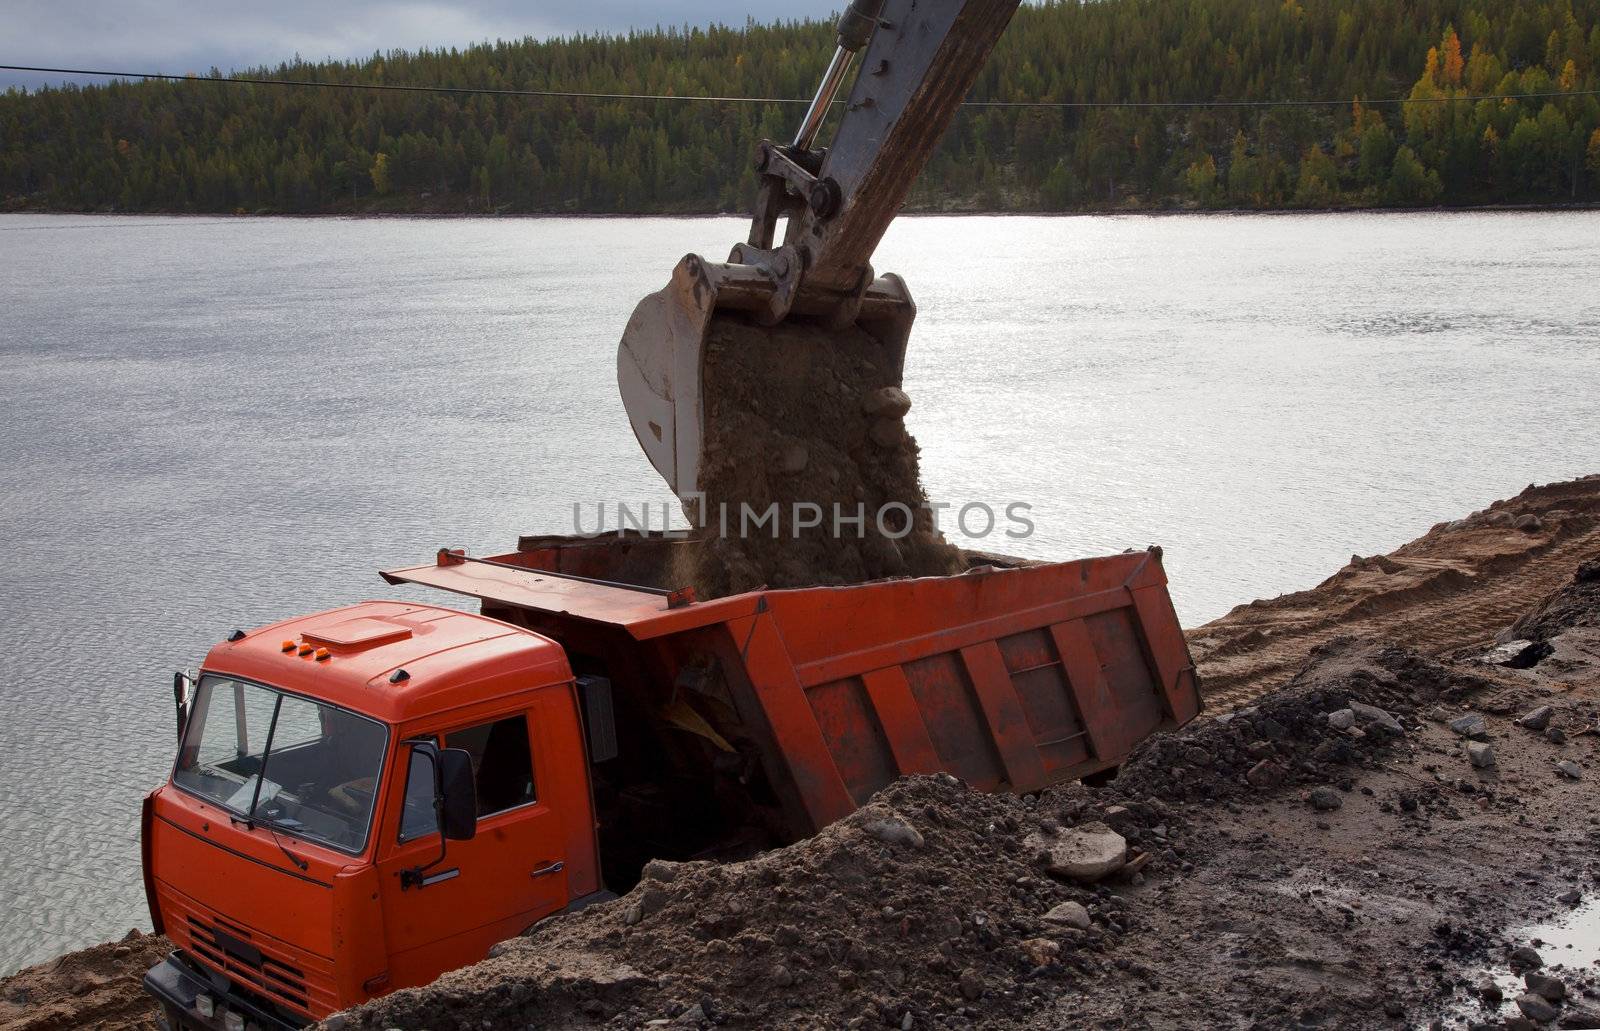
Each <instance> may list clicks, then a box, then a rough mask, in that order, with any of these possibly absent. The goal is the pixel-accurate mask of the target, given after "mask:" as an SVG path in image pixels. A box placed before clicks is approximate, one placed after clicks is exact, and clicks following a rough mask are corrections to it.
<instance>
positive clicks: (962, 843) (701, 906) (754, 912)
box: [358, 776, 1100, 1028]
mask: <svg viewBox="0 0 1600 1031" xmlns="http://www.w3.org/2000/svg"><path fill="white" fill-rule="evenodd" d="M1037 822H1038V821H1037V818H1036V817H1035V815H1034V813H1033V811H1032V809H1031V808H1030V807H1029V806H1028V805H1026V804H1025V803H1024V802H1023V801H1022V800H1021V799H1018V798H1014V797H1009V796H989V795H982V794H978V793H975V792H972V791H970V790H968V789H967V788H966V787H965V786H964V785H962V784H961V783H959V782H958V781H957V780H955V778H953V777H949V776H937V777H919V778H913V779H908V780H904V781H901V782H899V783H896V784H894V785H892V786H890V787H889V788H887V789H885V790H884V791H882V792H880V793H879V794H878V795H877V796H875V797H874V798H873V800H872V802H871V803H870V804H869V805H867V806H866V807H864V808H863V809H861V810H859V811H857V812H856V813H855V814H853V815H851V816H850V817H847V818H846V819H844V820H841V821H839V822H838V823H835V824H833V825H832V826H830V827H828V828H827V829H825V830H824V831H823V832H822V833H821V834H819V835H817V836H816V837H814V838H812V839H810V840H807V841H804V842H800V843H798V844H795V845H792V846H789V847H787V848H784V849H780V850H777V851H774V852H770V853H767V854H765V855H762V856H759V857H757V858H755V859H752V860H749V861H746V862H742V863H735V864H729V865H726V866H716V865H713V864H708V863H691V864H667V863H660V862H657V863H652V864H650V865H649V866H647V867H646V868H645V878H644V880H642V881H641V882H640V884H639V886H638V887H637V888H635V890H634V891H633V892H631V893H630V894H629V895H627V896H625V897H624V898H623V899H621V900H620V901H618V902H616V903H612V904H610V905H607V906H600V907H593V908H591V909H590V910H586V911H584V912H582V913H579V914H576V915H574V916H572V917H568V918H564V919H561V920H556V921H551V922H549V923H547V924H545V925H542V926H540V927H539V928H536V929H535V930H534V931H533V933H532V934H531V935H530V936H529V937H526V938H522V939H517V940H514V941H512V942H508V943H506V944H505V945H503V946H501V947H499V949H498V950H497V951H498V952H499V953H500V954H499V955H498V956H496V957H495V958H492V959H490V960H488V961H486V962H485V963H482V964H479V965H478V966H477V967H474V968H471V969H468V970H466V971H462V972H459V973H456V974H451V975H447V976H446V977H445V978H443V979H441V980H440V981H439V982H438V983H436V984H435V985H434V986H432V987H430V988H427V989H422V990H417V991H408V992H400V993H397V994H396V995H394V996H391V997H389V998H386V999H384V1000H381V1001H379V1002H377V1003H375V1004H373V1005H371V1006H368V1007H365V1008H364V1010H363V1011H358V1013H359V1015H360V1016H361V1017H362V1018H363V1020H364V1023H365V1024H367V1025H369V1026H381V1027H393V1026H400V1027H424V1026H426V1027H430V1028H456V1027H461V1028H465V1027H469V1026H471V1027H477V1026H479V1025H478V1022H479V1021H482V1020H490V1021H492V1022H493V1023H494V1024H495V1026H504V1025H508V1024H512V1023H518V1022H521V1023H533V1024H537V1025H539V1026H553V1025H554V1026H558V1025H561V1024H563V1023H568V1022H578V1021H582V1020H583V1018H585V1017H588V1018H593V1019H595V1020H599V1021H604V1020H606V1019H607V1018H610V1020H611V1022H612V1023H613V1024H615V1025H616V1026H635V1025H637V1024H639V1023H641V1022H644V1021H648V1020H651V1019H675V1020H676V1021H677V1022H678V1023H680V1024H683V1025H685V1026H700V1025H701V1024H703V1023H712V1022H715V1023H724V1022H725V1023H728V1024H729V1025H733V1026H743V1027H776V1026H783V1027H839V1026H843V1025H844V1024H846V1023H848V1022H849V1021H851V1020H853V1019H854V1018H857V1017H865V1018H866V1019H867V1022H868V1023H869V1024H870V1025H871V1026H875V1027H881V1026H895V1027H898V1026H900V1025H901V1024H902V1023H903V1022H904V1021H905V1020H906V1018H907V1014H910V1015H911V1019H912V1020H913V1021H914V1022H921V1021H924V1020H925V1019H927V1017H928V1015H929V1014H931V1013H935V1012H937V1013H959V1012H961V1011H962V1010H963V1009H965V1008H967V1007H970V1006H973V1005H974V1004H976V1003H977V1002H978V1001H979V1000H980V999H982V1000H984V1003H983V1005H984V1010H983V1012H984V1013H985V1014H994V1013H998V1012H1002V1011H1007V1010H1012V1009H1015V1008H1016V1007H1017V1006H1019V1005H1022V1004H1024V1003H1025V1001H1026V999H1027V997H1028V996H1029V995H1030V994H1034V993H1037V992H1038V991H1041V990H1042V988H1039V987H1034V988H1030V987H1029V985H1030V984H1031V981H1030V976H1031V972H1032V971H1034V970H1035V969H1036V968H1038V967H1040V966H1042V965H1045V964H1046V961H1047V960H1048V961H1049V965H1050V966H1052V967H1058V968H1059V965H1058V964H1056V963H1055V958H1056V957H1057V956H1059V955H1060V954H1061V952H1062V951H1063V949H1064V950H1065V951H1066V953H1067V954H1068V956H1069V957H1073V956H1075V955H1076V954H1077V953H1078V952H1079V951H1080V950H1083V951H1084V953H1085V956H1086V957H1087V956H1092V955H1093V954H1094V953H1095V952H1096V951H1097V950H1098V946H1099V943H1100V935H1098V934H1092V935H1090V934H1085V933H1083V932H1082V931H1080V930H1074V929H1071V928H1064V927H1061V926H1052V925H1048V924H1047V923H1046V922H1045V921H1044V920H1043V916H1044V914H1045V913H1046V912H1047V911H1049V910H1050V909H1051V908H1052V907H1053V906H1055V905H1057V904H1059V903H1061V902H1063V901H1069V900H1073V901H1079V902H1080V903H1087V904H1093V903H1094V902H1095V901H1096V896H1095V894H1094V893H1093V892H1092V891H1090V890H1087V889H1082V888H1077V887H1073V886H1069V885H1065V884H1059V883H1057V882H1055V881H1052V880H1051V879H1049V878H1047V877H1044V876H1043V875H1042V874H1041V872H1040V871H1039V870H1038V869H1037V868H1036V867H1035V866H1034V864H1033V861H1032V857H1031V855H1029V854H1028V853H1027V852H1026V851H1025V850H1024V848H1023V845H1022V840H1023V836H1024V832H1025V831H1026V830H1031V829H1035V828H1036V827H1037ZM1065 932H1070V933H1065ZM573 956H580V957H584V961H583V966H585V967H587V968H588V971H585V972H579V973H577V974H576V975H575V974H574V971H573V969H572V966H571V964H570V963H569V962H568V958H569V957H573ZM1074 962H1075V963H1077V964H1079V965H1082V964H1083V963H1087V962H1092V961H1091V960H1088V959H1087V958H1084V959H1071V958H1069V963H1074ZM597 969H598V970H602V971H604V972H605V977H604V979H603V980H599V981H597V980H596V979H595V978H594V977H593V976H592V971H594V970H597ZM508 1000H509V1002H508ZM975 1012H976V1011H975ZM583 1022H585V1023H587V1021H583Z"/></svg>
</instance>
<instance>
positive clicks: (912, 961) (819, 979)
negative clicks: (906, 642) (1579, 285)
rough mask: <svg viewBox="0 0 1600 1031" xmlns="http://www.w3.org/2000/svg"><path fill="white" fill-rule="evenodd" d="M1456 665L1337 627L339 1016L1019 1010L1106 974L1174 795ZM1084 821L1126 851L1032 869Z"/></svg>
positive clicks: (1171, 836)
mask: <svg viewBox="0 0 1600 1031" xmlns="http://www.w3.org/2000/svg"><path fill="white" fill-rule="evenodd" d="M1477 683H1478V682H1477V681H1475V680H1472V679H1471V678H1467V679H1462V678H1460V677H1458V676H1456V675H1455V674H1452V673H1450V672H1449V671H1447V670H1445V669H1443V668H1442V667H1440V666H1438V665H1436V664H1434V663H1431V662H1429V661H1428V660H1426V659H1423V658H1421V657H1419V656H1416V655H1414V654H1412V653H1409V652H1405V651H1403V650H1401V649H1395V648H1383V647H1380V646H1376V645H1368V644H1361V643H1357V642H1341V643H1340V644H1338V645H1336V646H1333V647H1330V648H1328V649H1325V650H1324V652H1323V653H1322V654H1320V655H1319V657H1318V660H1317V664H1316V665H1315V666H1314V667H1313V668H1312V669H1311V670H1308V672H1307V673H1306V675H1305V676H1303V677H1302V678H1300V679H1297V680H1296V682H1295V685H1293V686H1292V687H1291V688H1290V689H1289V690H1288V691H1285V692H1284V693H1283V694H1282V696H1280V697H1275V698H1273V699H1270V700H1268V701H1266V702H1264V703H1263V704H1262V705H1261V706H1258V707H1257V708H1255V709H1254V710H1251V711H1249V712H1248V713H1241V714H1239V715H1237V716H1235V717H1234V718H1232V719H1230V720H1227V721H1226V722H1208V723H1202V724H1199V725H1196V726H1194V727H1192V728H1190V729H1188V730H1186V731H1184V732H1182V733H1178V734H1173V735H1165V736H1162V737H1159V738H1155V739H1152V740H1151V741H1149V742H1146V743H1145V744H1144V745H1143V746H1142V747H1141V748H1140V749H1139V750H1138V751H1137V752H1136V754H1135V755H1134V757H1133V758H1132V759H1131V760H1130V761H1129V763H1128V764H1127V765H1126V766H1125V767H1124V770H1123V773H1122V774H1121V775H1120V776H1119V777H1117V778H1116V779H1115V780H1114V781H1112V782H1111V783H1110V785H1108V786H1106V787H1104V788H1102V789H1095V788H1091V787H1087V786H1084V785H1071V786H1068V787H1065V788H1062V789H1059V790H1052V791H1049V792H1046V793H1044V794H1043V795H1040V796H1028V797H1025V798H1017V797H1014V796H1009V795H986V794H980V793H977V792H974V791H971V790H969V789H968V788H967V787H966V786H965V785H963V784H962V783H961V782H959V781H957V780H956V779H955V778H953V777H950V776H948V775H937V776H932V777H912V778H906V779H903V780H901V781H899V782H897V783H895V784H893V785H891V786H890V787H888V788H886V789H885V790H883V791H882V792H880V793H878V794H877V795H876V796H874V798H873V799H872V801H871V802H870V803H869V804H868V805H867V806H866V807H864V808H863V809H861V810H859V811H857V812H856V813H854V814H853V815H851V816H850V817H847V818H846V819H844V820H841V821H839V822H838V823H836V824H834V825H832V826H830V827H828V828H827V829H825V830H824V831H823V832H822V833H821V834H819V835H817V836H816V837H815V838H813V839H811V840H808V841H804V842H800V843H798V844H795V845H792V846H790V847H788V848H784V849H780V850H777V851H774V852H771V853H767V854H765V855H762V856H760V857H757V858H755V859H752V860H749V861H747V862H743V863H736V864H730V865H726V866H717V865H713V864H709V863H691V864H668V863H659V862H657V863H652V864H650V865H649V866H647V867H646V869H645V877H644V880H642V881H641V882H640V884H639V886H638V887H637V888H636V889H635V890H634V891H633V892H631V893H630V894H629V895H627V896H625V897H624V898H622V899H621V900H619V901H617V902H615V903H611V904H609V905H604V906H596V907H591V908H590V909H588V910H585V911H584V912H581V913H578V914H575V915H572V916H569V917H565V918H562V919H559V920H555V921H551V922H548V923H546V924H544V925H541V926H540V927H538V928H536V929H534V931H533V932H532V933H531V934H530V935H529V936H527V937H524V938H520V939H516V940H513V941H511V942H508V943H505V944H504V945H501V946H499V947H497V949H496V952H497V955H496V956H495V957H494V958H491V959H490V960H488V961H486V962H484V963H481V964H479V965H477V966H476V967H472V968H469V969H467V970H464V971H459V972H456V973H454V974H448V975H446V976H445V977H444V978H441V979H440V980H439V981H438V982H437V983H436V984H434V985H433V986H431V987H429V988H425V989H419V990H411V991H404V992H399V993H396V994H395V995H393V996H390V997H388V998H385V999H382V1000H379V1001H378V1002H376V1003H373V1004H370V1005H368V1006H366V1007H363V1008H362V1009H360V1010H357V1011H353V1012H352V1014H351V1017H352V1018H354V1019H353V1023H354V1024H357V1025H359V1026H367V1027H384V1028H387V1027H401V1028H421V1027H427V1028H432V1029H435V1031H443V1029H449V1028H468V1027H479V1026H484V1025H483V1022H484V1021H488V1022H489V1024H490V1025H492V1026H496V1027H499V1026H511V1025H520V1024H532V1025H537V1026H541V1027H550V1026H568V1025H571V1026H593V1025H595V1024H602V1023H603V1024H607V1025H608V1026H614V1027H637V1026H641V1025H643V1024H646V1023H647V1022H649V1021H652V1020H664V1021H670V1022H672V1023H674V1024H677V1025H680V1026H686V1027H702V1026H710V1025H713V1024H720V1025H726V1026H730V1027H774V1026H784V1027H841V1026H863V1025H865V1026H869V1027H907V1026H910V1027H926V1026H941V1025H943V1024H948V1023H955V1024H963V1023H970V1022H971V1021H978V1022H980V1023H984V1024H989V1023H994V1022H997V1021H1011V1022H1015V1021H1025V1020H1026V1019H1027V1017H1026V1014H1028V1013H1031V1012H1037V1011H1039V1010H1040V1009H1041V1007H1044V1006H1046V1005H1047V1004H1048V1000H1050V999H1051V998H1053V997H1055V996H1057V995H1058V994H1059V993H1060V992H1061V991H1062V989H1063V985H1065V984H1070V983H1073V982H1075V981H1077V980H1080V979H1082V978H1085V977H1106V976H1112V975H1113V974H1114V972H1115V964H1114V963H1113V962H1112V959H1113V956H1112V954H1113V953H1114V951H1115V949H1116V947H1117V943H1118V941H1119V940H1121V939H1122V938H1123V937H1124V936H1127V935H1129V934H1133V933H1135V931H1136V929H1138V928H1139V927H1141V926H1142V925H1143V924H1144V922H1145V920H1146V916H1145V915H1144V914H1143V913H1142V911H1141V909H1140V907H1138V906H1137V905H1134V904H1132V903H1131V902H1130V901H1129V900H1128V899H1127V898H1125V897H1124V893H1125V892H1126V891H1127V890H1128V889H1129V888H1130V887H1133V886H1136V885H1137V884H1141V883H1143V882H1144V881H1145V879H1146V878H1147V877H1148V876H1152V875H1161V876H1170V875H1176V874H1178V873H1179V872H1180V870H1182V869H1183V868H1184V867H1186V866H1192V864H1193V863H1194V862H1196V861H1198V860H1200V859H1201V858H1202V857H1203V852H1201V851H1199V850H1196V849H1190V850H1188V851H1187V852H1186V854H1185V855H1184V857H1183V858H1181V859H1180V858H1179V856H1178V855H1177V853H1175V852H1174V851H1173V848H1172V846H1173V842H1174V840H1175V838H1176V836H1177V834H1178V832H1179V829H1180V828H1183V827H1186V826H1190V825H1193V824H1196V823H1203V822H1205V820H1206V817H1205V816H1204V810H1203V809H1202V810H1192V809H1191V808H1190V807H1187V806H1186V805H1185V803H1186V801H1187V800H1189V799H1195V798H1204V799H1210V800H1213V803H1212V804H1214V803H1215V801H1216V800H1221V799H1224V798H1230V797H1234V796H1237V795H1240V794H1245V793H1255V794H1259V793H1261V792H1262V791H1263V790H1270V788H1263V787H1260V786H1257V784H1256V780H1255V779H1254V778H1253V776H1252V775H1251V773H1250V771H1251V770H1252V769H1253V768H1254V767H1255V766H1256V765H1257V764H1259V763H1261V762H1262V761H1263V760H1262V758H1260V756H1261V755H1262V754H1266V755H1268V756H1270V761H1271V762H1275V763H1279V764H1281V765H1282V766H1283V768H1284V773H1283V775H1282V776H1281V777H1280V778H1279V780H1280V782H1281V783H1290V782H1295V781H1306V782H1316V783H1319V784H1327V783H1330V782H1334V783H1336V782H1339V781H1348V780H1349V777H1350V774H1349V772H1348V769H1349V768H1351V767H1360V766H1372V765H1374V764H1375V763H1376V761H1377V759H1378V757H1380V756H1381V755H1383V754H1384V753H1385V751H1386V750H1387V749H1388V747H1389V746H1390V745H1392V744H1393V743H1394V742H1395V741H1396V740H1398V739H1400V738H1402V737H1403V736H1404V731H1403V730H1394V731H1392V732H1391V731H1387V730H1385V729H1384V728H1383V727H1382V726H1381V725H1379V724H1374V723H1371V722H1367V723H1364V724H1363V726H1362V727H1352V728H1350V729H1346V730H1339V729H1337V728H1336V727H1334V726H1333V725H1331V724H1330V723H1329V719H1328V713H1330V712H1336V711H1339V710H1342V709H1345V708H1347V707H1348V706H1349V705H1350V704H1351V702H1352V701H1355V702H1357V703H1358V704H1359V702H1360V701H1362V700H1369V699H1370V700H1372V701H1374V702H1382V703H1384V704H1386V705H1387V706H1388V707H1389V711H1392V712H1397V713H1407V714H1409V713H1411V712H1413V711H1414V710H1415V709H1416V708H1417V707H1419V706H1421V705H1425V704H1430V703H1432V702H1433V701H1435V700H1437V699H1439V698H1441V697H1447V696H1454V697H1461V696H1462V695H1464V694H1465V693H1467V692H1470V691H1471V690H1473V689H1475V685H1476V684H1477ZM1389 711H1386V712H1385V713H1384V714H1383V718H1385V719H1391V720H1392V719H1393V717H1392V716H1390V715H1389ZM1275 786H1276V785H1273V787H1275ZM1105 824H1109V825H1111V827H1112V828H1114V829H1115V831H1116V832H1118V833H1120V834H1121V835H1123V837H1124V840H1125V841H1126V842H1129V843H1132V844H1133V846H1134V848H1133V851H1132V852H1131V853H1129V855H1130V856H1131V857H1132V858H1133V859H1134V862H1133V863H1132V864H1130V865H1129V866H1126V867H1123V868H1122V869H1121V871H1120V872H1118V871H1113V872H1112V874H1111V875H1110V876H1109V877H1108V878H1107V879H1105V880H1100V881H1098V882H1095V883H1085V882H1083V881H1081V880H1074V879H1072V878H1071V877H1063V876H1053V875H1052V873H1051V870H1050V864H1051V862H1052V859H1051V856H1052V849H1053V848H1055V846H1056V844H1057V843H1058V842H1061V841H1063V840H1065V839H1067V838H1068V837H1070V836H1072V835H1073V834H1075V833H1077V832H1085V833H1087V832H1090V830H1091V829H1094V828H1101V829H1103V825H1105ZM1095 833H1098V831H1095ZM1113 866H1121V861H1120V860H1119V861H1117V862H1115V863H1114V864H1113ZM1057 873H1059V871H1057ZM1079 907H1081V908H1079ZM908 1021H909V1023H908Z"/></svg>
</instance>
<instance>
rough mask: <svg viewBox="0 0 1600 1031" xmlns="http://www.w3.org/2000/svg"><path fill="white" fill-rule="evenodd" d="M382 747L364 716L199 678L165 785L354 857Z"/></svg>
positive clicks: (379, 730) (368, 818)
mask: <svg viewBox="0 0 1600 1031" xmlns="http://www.w3.org/2000/svg"><path fill="white" fill-rule="evenodd" d="M387 744H388V731H387V730H385V729H384V726H383V724H381V723H378V722H376V721H374V720H369V719H367V718H366V717H364V716H357V715H356V714H355V713H353V712H349V711H347V710H344V709H338V708H335V707H334V706H331V705H323V704H320V703H318V702H313V701H311V700H310V699H309V698H301V697H299V696H298V695H291V694H284V693H283V692H281V691H274V690H272V689H271V688H267V687H262V686H261V685H259V684H252V683H249V682H246V681H242V680H232V679H229V678H227V677H220V676H214V675H211V674H207V675H206V676H203V677H201V678H200V686H199V688H198V689H197V690H196V692H195V697H194V705H193V709H192V711H191V713H190V716H189V725H188V728H187V729H186V730H185V731H184V735H183V745H182V747H181V748H180V749H179V751H178V763H177V766H176V767H175V769H174V770H173V775H172V781H173V783H174V784H176V785H177V786H178V787H180V788H182V789H183V790H185V791H189V792H191V793H193V794H196V795H199V796H200V797H202V798H206V799H209V800H210V801H212V802H215V803H217V804H218V805H220V806H222V807H223V808H225V809H227V810H228V811H229V812H232V813H235V814H237V815H238V816H240V817H243V818H245V819H248V820H255V821H259V822H261V823H263V824H268V825H270V826H271V827H272V828H273V829H274V830H278V831H283V832H285V833H287V834H290V835H292V836H294V837H298V838H304V839H306V840H308V841H315V842H319V843H321V844H325V845H330V846H332V847H334V848H336V849H339V850H340V851H343V852H360V851H361V850H362V849H363V848H365V847H366V843H367V832H368V829H369V827H370V825H371V823H372V807H373V801H374V799H375V796H376V790H377V783H378V774H379V772H380V771H381V769H382V766H383V753H384V749H385V747H386V746H387Z"/></svg>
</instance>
